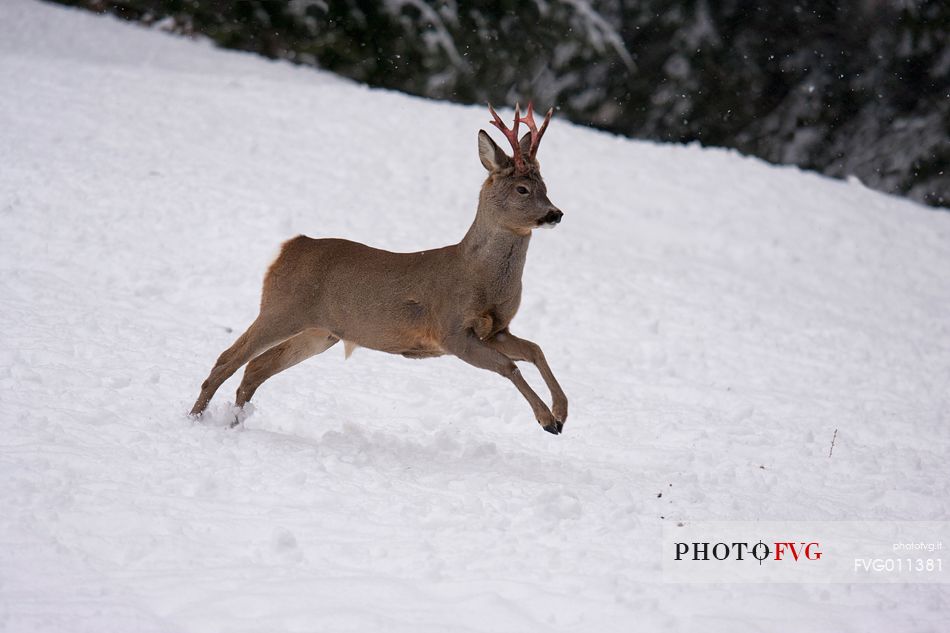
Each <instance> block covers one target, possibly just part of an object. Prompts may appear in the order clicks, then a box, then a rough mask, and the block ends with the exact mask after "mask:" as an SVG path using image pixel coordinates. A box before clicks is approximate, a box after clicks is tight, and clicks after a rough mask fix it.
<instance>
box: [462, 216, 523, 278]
mask: <svg viewBox="0 0 950 633" xmlns="http://www.w3.org/2000/svg"><path fill="white" fill-rule="evenodd" d="M486 216H487V214H486V213H483V212H482V209H481V206H480V207H479V210H478V213H476V214H475V221H474V222H473V223H472V226H471V228H469V230H468V233H466V234H465V237H464V238H462V241H461V242H460V243H459V248H460V251H461V254H462V257H463V258H465V260H466V265H467V266H470V267H471V268H474V269H475V270H477V271H478V272H479V274H480V276H482V277H483V278H485V279H486V281H488V282H489V284H490V285H497V284H500V285H507V284H510V283H515V284H520V282H521V274H522V272H524V263H525V258H526V256H527V254H528V243H529V242H530V241H531V233H530V232H528V233H526V234H524V235H521V234H518V233H515V232H513V231H511V230H509V229H506V228H504V227H501V226H498V224H497V223H494V222H490V221H489V220H488V219H487V217H486Z"/></svg>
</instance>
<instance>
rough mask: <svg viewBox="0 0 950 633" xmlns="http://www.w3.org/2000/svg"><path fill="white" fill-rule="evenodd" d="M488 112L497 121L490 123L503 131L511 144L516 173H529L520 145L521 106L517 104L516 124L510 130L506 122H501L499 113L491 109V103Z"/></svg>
mask: <svg viewBox="0 0 950 633" xmlns="http://www.w3.org/2000/svg"><path fill="white" fill-rule="evenodd" d="M488 111H489V112H491V115H492V118H494V119H495V120H494V121H490V123H491V124H492V125H494V126H495V127H497V128H498V129H499V130H501V133H502V134H504V135H505V138H507V139H508V142H509V143H511V151H512V152H513V154H512V157H513V158H514V159H515V171H527V165H526V164H525V162H524V156H523V155H522V153H521V145H520V144H519V143H518V124H519V123H520V122H521V106H520V105H518V104H517V103H516V104H515V123H514V125H513V126H512V128H511V129H510V130H509V129H508V126H507V125H505V123H504V121H502V120H501V117H500V116H498V113H497V112H495V108H493V107H491V104H490V103H489V104H488Z"/></svg>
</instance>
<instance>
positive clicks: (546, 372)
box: [485, 330, 567, 432]
mask: <svg viewBox="0 0 950 633" xmlns="http://www.w3.org/2000/svg"><path fill="white" fill-rule="evenodd" d="M485 342H486V343H488V345H489V346H490V347H492V348H494V349H496V350H498V351H499V352H501V353H502V354H504V355H505V356H507V357H508V358H510V359H511V360H525V361H528V362H529V363H531V364H532V365H534V366H535V367H537V368H538V371H539V372H541V378H543V379H544V384H546V385H547V386H548V389H549V390H550V391H551V401H552V406H551V412H552V413H553V414H554V419H555V420H557V430H558V432H560V431H561V430H562V429H563V428H564V422H565V421H566V420H567V396H565V395H564V391H563V390H562V389H561V385H559V384H558V382H557V378H555V377H554V372H552V371H551V367H549V366H548V361H547V359H545V358H544V352H542V351H541V348H540V347H538V345H537V343H532V342H531V341H528V340H525V339H523V338H518V337H517V336H515V335H514V334H512V333H511V332H509V331H508V330H503V331H501V332H499V333H498V334H496V335H495V336H493V337H492V338H490V339H488V340H486V341H485Z"/></svg>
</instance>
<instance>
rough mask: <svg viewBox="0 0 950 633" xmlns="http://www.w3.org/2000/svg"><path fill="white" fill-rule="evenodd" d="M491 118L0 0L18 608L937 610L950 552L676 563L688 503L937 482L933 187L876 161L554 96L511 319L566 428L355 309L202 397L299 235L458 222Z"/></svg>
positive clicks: (781, 509)
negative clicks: (898, 579) (762, 566)
mask: <svg viewBox="0 0 950 633" xmlns="http://www.w3.org/2000/svg"><path fill="white" fill-rule="evenodd" d="M480 127H482V128H487V127H488V126H487V114H486V112H485V111H484V110H483V109H482V108H465V107H457V106H449V105H444V104H439V103H434V102H428V101H423V100H420V99H415V98H410V97H406V96H403V95H399V94H394V93H387V92H382V91H375V90H368V89H366V88H364V87H360V86H356V85H353V84H351V83H348V82H345V81H342V80H339V79H337V78H335V77H333V76H331V75H327V74H323V73H315V72H312V71H306V70H303V69H297V68H293V67H290V66H288V65H285V64H277V63H270V62H267V61H262V60H259V59H256V58H253V57H250V56H247V55H242V54H235V53H227V52H222V51H218V50H213V49H212V48H210V47H209V46H208V45H206V44H202V43H194V42H189V41H186V40H182V39H176V38H173V37H170V36H168V35H165V34H162V33H159V32H152V31H146V30H142V29H141V28H138V27H134V26H129V25H124V24H121V23H119V22H117V21H115V20H112V19H107V18H98V17H96V16H92V15H90V14H86V13H79V12H76V11H72V10H67V9H62V8H58V7H52V6H47V5H44V4H40V3H36V2H31V1H27V0H4V1H3V2H0V331H2V332H3V334H2V336H0V630H3V631H11V632H17V633H19V632H25V631H96V632H97V633H102V632H107V631H123V632H125V631H133V630H135V631H168V632H178V631H195V632H210V631H229V632H237V631H412V632H425V631H433V632H437V631H438V632H443V631H492V632H500V631H540V630H550V631H585V632H586V631H631V630H644V631H659V630H664V631H676V630H703V631H713V632H715V631H724V632H730V633H734V632H741V631H760V630H776V631H778V630H784V631H792V630H798V631H805V630H807V631H869V630H873V631H893V630H901V631H936V630H938V629H939V628H940V627H942V626H943V625H944V622H945V621H944V619H943V618H944V617H945V616H946V613H947V611H948V607H950V595H948V594H950V590H948V588H947V587H948V586H947V585H909V584H908V585H814V584H810V585H809V584H802V585H755V584H753V585H731V584H722V585H671V584H664V583H663V582H662V578H661V574H660V563H661V560H660V553H659V546H660V535H661V533H662V529H663V526H664V524H667V523H668V522H671V521H673V522H677V521H691V520H693V521H695V520H702V519H723V520H742V519H762V520H765V519H770V520H778V519H800V520H836V519H842V520H844V519H847V520H864V519H876V520H884V519H895V520H896V519H900V520H946V519H947V518H948V516H950V478H948V476H947V475H948V467H947V455H948V454H950V323H948V318H947V315H948V313H950V276H948V274H947V271H948V270H950V214H948V213H946V212H945V211H940V210H932V209H927V208H924V207H920V206H917V205H915V204H912V203H910V202H908V201H905V200H900V199H897V198H892V197H888V196H884V195H881V194H878V193H874V192H871V191H869V190H867V189H865V188H864V187H862V186H861V185H860V184H859V183H842V182H837V181H832V180H828V179H825V178H821V177H818V176H816V175H813V174H810V173H803V172H800V171H799V170H797V169H790V168H776V167H771V166H768V165H766V164H764V163H762V162H760V161H757V160H751V159H747V158H744V157H741V156H739V155H737V154H735V153H731V152H724V151H716V150H704V149H701V148H699V147H682V146H668V145H655V144H648V143H638V142H632V141H628V140H624V139H620V138H614V137H611V136H608V135H605V134H602V133H594V132H591V131H588V130H585V129H580V128H576V127H573V126H570V125H568V124H566V123H564V122H559V121H557V120H556V119H555V121H554V122H553V123H552V125H551V128H550V130H549V131H548V133H547V134H546V136H545V146H544V148H542V150H541V160H542V162H543V167H544V174H545V177H546V180H547V183H548V187H549V193H550V196H551V199H552V200H553V201H554V203H555V204H557V205H558V206H559V207H560V208H561V209H563V210H564V211H565V213H566V215H565V218H564V222H563V223H562V224H561V226H560V227H559V228H558V229H556V230H555V231H549V232H542V233H540V234H539V235H536V236H535V238H534V240H533V242H532V245H531V249H530V252H529V255H528V266H527V270H526V273H525V280H524V281H525V295H524V300H523V303H522V308H521V312H520V313H519V315H518V317H517V319H516V320H515V322H514V326H513V328H512V329H513V331H514V332H515V333H518V334H521V335H522V336H525V337H528V338H531V339H533V340H536V341H537V342H539V343H540V344H541V345H542V346H543V347H544V349H545V352H546V354H547V357H548V359H549V361H550V362H551V364H552V366H553V368H554V371H555V373H557V374H558V377H559V379H560V381H561V383H562V385H563V386H564V388H565V391H566V392H567V394H568V397H569V398H570V399H571V418H570V419H569V420H568V423H567V426H566V428H565V434H564V435H561V436H559V437H555V436H552V435H549V434H547V433H544V432H543V431H541V429H540V428H539V427H538V425H537V424H536V423H535V422H534V420H533V418H532V415H531V412H530V409H529V408H528V406H527V405H526V404H525V403H524V401H523V400H522V399H521V397H520V396H519V394H518V393H517V392H516V391H515V390H514V389H513V388H512V387H511V386H510V384H508V383H507V382H506V381H504V380H503V379H501V378H499V377H497V376H495V375H492V374H489V373H486V372H482V371H479V370H476V369H473V368H470V367H468V366H466V365H464V364H462V363H461V362H460V361H457V360H454V359H451V358H440V359H434V360H428V361H410V360H406V359H403V358H399V357H391V356H386V355H383V354H378V353H374V352H371V351H367V350H357V352H356V353H355V354H354V356H353V357H352V358H350V359H349V360H347V361H346V362H344V360H343V351H342V348H341V347H337V348H334V349H332V350H330V351H329V352H328V353H326V354H324V355H322V356H319V357H317V358H315V359H312V360H310V361H308V362H306V363H304V364H302V365H301V366H299V367H296V368H294V369H292V370H290V371H288V372H286V373H284V374H281V375H280V376H278V377H275V378H274V379H272V380H271V381H269V382H268V383H267V384H265V385H264V386H263V387H262V388H261V390H260V391H259V392H258V395H257V396H256V398H255V407H256V408H255V410H254V412H253V414H252V415H251V416H250V417H249V418H248V419H247V421H246V428H244V429H240V430H234V431H230V430H227V429H225V428H223V426H222V425H223V424H224V423H225V421H226V420H227V412H228V401H229V400H230V399H231V398H233V390H234V388H235V387H236V386H237V378H234V379H232V380H231V381H229V382H228V383H227V384H226V385H225V386H224V388H222V390H221V391H219V393H218V396H217V397H216V399H215V400H214V402H213V403H212V408H211V414H212V415H211V419H210V420H207V421H205V422H204V423H202V424H198V425H196V424H195V423H193V422H192V421H191V420H189V419H188V418H187V417H186V415H185V413H186V411H187V410H188V409H189V407H190V406H191V403H192V401H193V399H194V397H195V396H196V395H197V391H198V386H199V384H200V382H201V381H202V380H203V379H204V377H205V376H206V374H207V372H208V370H209V369H210V367H211V364H212V362H213V360H214V358H215V357H216V355H217V354H218V353H219V352H220V351H221V350H223V349H224V348H225V347H227V346H228V345H229V344H230V343H231V342H232V340H233V339H234V337H235V336H236V335H237V333H239V332H240V331H241V330H243V328H245V327H246V326H247V324H248V323H249V322H250V321H251V319H252V318H253V317H254V315H255V312H256V307H257V301H258V293H259V285H260V280H261V277H262V274H263V272H264V270H265V268H266V266H267V264H268V263H269V261H270V260H271V259H272V257H273V256H274V254H275V252H276V248H277V246H278V244H279V243H280V242H281V241H282V240H284V239H286V238H288V237H290V236H293V235H295V234H297V233H306V234H309V235H312V236H341V237H348V238H352V239H357V240H360V241H363V242H366V243H369V244H372V245H376V246H380V247H384V248H389V249H392V250H419V249H424V248H429V247H433V246H440V245H443V244H447V243H450V242H453V241H457V240H458V239H459V238H460V237H461V236H462V234H463V233H464V232H465V230H466V229H467V227H468V224H469V223H470V221H471V218H472V217H473V214H474V209H475V203H476V198H477V191H478V187H479V185H480V182H481V178H482V177H483V170H482V168H481V166H480V165H479V163H478V159H477V156H476V143H475V134H476V131H477V129H478V128H480ZM525 373H526V375H527V376H528V378H529V380H531V381H532V382H533V383H534V384H539V382H540V381H539V379H538V376H537V374H536V372H534V370H533V369H531V368H525ZM542 393H545V392H543V391H542ZM836 429H837V438H836V443H835V449H834V455H833V457H832V458H829V457H828V451H829V446H830V443H831V439H832V435H833V433H834V432H835V430H836ZM661 492H662V496H661V497H660V496H658V494H659V493H661Z"/></svg>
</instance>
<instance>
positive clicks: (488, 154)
mask: <svg viewBox="0 0 950 633" xmlns="http://www.w3.org/2000/svg"><path fill="white" fill-rule="evenodd" d="M478 158H479V159H480V160H481V161H482V165H484V166H485V169H487V170H488V171H501V170H502V169H505V168H506V167H509V166H510V165H511V159H510V158H508V155H507V154H505V153H504V152H503V151H502V150H501V148H500V147H498V146H497V145H496V144H495V141H493V140H491V137H490V136H488V133H487V132H485V130H479V131H478Z"/></svg>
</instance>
